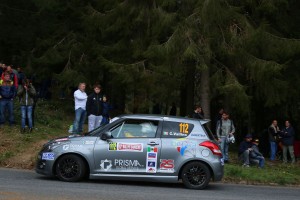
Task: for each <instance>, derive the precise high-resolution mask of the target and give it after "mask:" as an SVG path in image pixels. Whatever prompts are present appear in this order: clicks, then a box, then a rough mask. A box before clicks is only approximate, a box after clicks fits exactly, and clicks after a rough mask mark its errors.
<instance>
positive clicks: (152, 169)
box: [147, 167, 156, 173]
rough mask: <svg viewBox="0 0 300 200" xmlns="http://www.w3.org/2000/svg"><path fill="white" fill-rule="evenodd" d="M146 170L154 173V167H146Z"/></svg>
mask: <svg viewBox="0 0 300 200" xmlns="http://www.w3.org/2000/svg"><path fill="white" fill-rule="evenodd" d="M147 172H148V173H156V168H152V167H150V168H148V169H147Z"/></svg>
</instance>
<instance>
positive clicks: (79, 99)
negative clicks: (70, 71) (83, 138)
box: [73, 83, 87, 134]
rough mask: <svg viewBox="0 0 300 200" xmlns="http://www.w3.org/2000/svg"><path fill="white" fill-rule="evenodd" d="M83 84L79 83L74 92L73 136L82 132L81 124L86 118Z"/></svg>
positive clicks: (84, 85)
mask: <svg viewBox="0 0 300 200" xmlns="http://www.w3.org/2000/svg"><path fill="white" fill-rule="evenodd" d="M85 87H86V84H85V83H79V86H78V90H76V91H75V92H74V99H75V120H74V124H73V134H81V133H82V132H83V124H84V121H85V118H86V102H87V95H86V93H85Z"/></svg>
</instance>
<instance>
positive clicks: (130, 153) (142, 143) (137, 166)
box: [95, 119, 160, 173]
mask: <svg viewBox="0 0 300 200" xmlns="http://www.w3.org/2000/svg"><path fill="white" fill-rule="evenodd" d="M121 123H122V124H121V125H120V126H116V128H115V129H112V130H110V132H111V134H112V136H113V137H112V138H111V139H109V141H108V142H107V141H105V142H106V143H103V142H102V141H99V146H98V147H96V148H99V150H98V152H97V154H98V155H97V158H95V163H96V167H97V168H98V170H97V171H99V172H100V173H102V172H105V173H119V172H122V173H127V172H128V173H133V172H137V173H146V172H150V173H153V172H156V168H157V160H156V159H157V152H152V151H148V147H150V146H149V145H148V144H149V140H150V138H153V137H155V134H156V130H157V126H158V121H149V120H132V119H129V120H125V121H123V122H121ZM158 141H160V140H158ZM101 144H102V145H101ZM159 144H160V142H154V143H153V144H152V143H151V145H154V146H155V145H159ZM155 148H156V149H157V147H155ZM100 149H101V150H100ZM150 150H151V149H150ZM153 151H155V150H153ZM148 153H150V154H148ZM153 153H154V154H153ZM154 155H155V156H154ZM96 160H98V161H96ZM97 165H98V166H97Z"/></svg>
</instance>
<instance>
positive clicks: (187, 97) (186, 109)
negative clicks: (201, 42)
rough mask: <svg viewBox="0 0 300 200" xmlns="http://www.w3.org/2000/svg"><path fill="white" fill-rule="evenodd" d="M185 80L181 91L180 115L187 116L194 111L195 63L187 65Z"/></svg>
mask: <svg viewBox="0 0 300 200" xmlns="http://www.w3.org/2000/svg"><path fill="white" fill-rule="evenodd" d="M186 68H187V70H186V73H185V80H184V81H183V85H182V86H181V91H180V97H181V101H180V115H181V116H187V115H190V113H191V112H192V111H193V107H194V89H195V70H196V65H195V63H194V62H188V63H187V64H186Z"/></svg>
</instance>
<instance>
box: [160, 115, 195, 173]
mask: <svg viewBox="0 0 300 200" xmlns="http://www.w3.org/2000/svg"><path fill="white" fill-rule="evenodd" d="M194 126H195V124H193V123H191V122H187V121H186V120H182V119H175V118H173V119H172V120H170V119H168V118H165V120H164V122H163V127H162V135H161V142H162V150H161V154H160V158H159V168H158V173H160V174H161V175H162V174H164V175H171V174H173V175H174V174H178V171H179V167H180V166H182V163H184V162H185V160H187V159H190V158H193V157H195V156H196V149H197V143H196V141H195V140H194V139H189V138H187V136H188V135H189V134H190V133H191V132H192V131H193V129H194ZM199 126H200V123H199Z"/></svg>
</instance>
